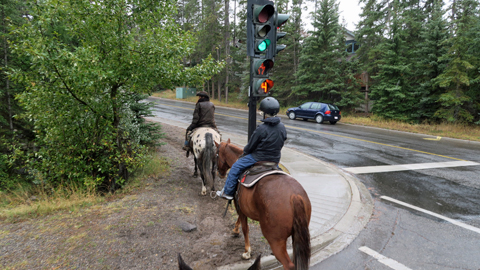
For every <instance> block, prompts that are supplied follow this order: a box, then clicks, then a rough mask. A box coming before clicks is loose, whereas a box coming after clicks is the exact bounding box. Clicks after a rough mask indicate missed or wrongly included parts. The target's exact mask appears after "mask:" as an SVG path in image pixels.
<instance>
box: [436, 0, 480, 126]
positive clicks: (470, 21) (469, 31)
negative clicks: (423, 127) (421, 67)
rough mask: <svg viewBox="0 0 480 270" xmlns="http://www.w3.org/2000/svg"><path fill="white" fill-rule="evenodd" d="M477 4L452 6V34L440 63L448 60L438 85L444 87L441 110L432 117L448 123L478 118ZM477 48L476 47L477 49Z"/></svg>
mask: <svg viewBox="0 0 480 270" xmlns="http://www.w3.org/2000/svg"><path fill="white" fill-rule="evenodd" d="M478 6H479V3H478V1H475V0H455V1H454V2H453V3H452V5H451V7H450V10H451V13H452V22H451V29H452V35H451V37H450V38H449V40H448V44H449V46H450V47H449V50H448V54H446V55H444V56H442V57H441V58H440V60H442V61H447V62H448V65H447V67H446V69H445V70H444V72H443V73H442V74H441V75H440V76H438V80H437V83H438V84H439V85H440V87H443V88H445V90H446V91H445V93H443V94H441V95H440V98H439V99H438V102H439V103H440V105H441V107H440V109H438V110H437V111H436V112H435V116H436V117H438V118H440V119H443V120H446V121H448V122H460V123H462V122H467V123H468V122H473V121H474V120H475V119H478V116H477V115H476V113H478V111H479V105H478V104H479V98H478V96H479V92H480V91H479V90H478V86H479V82H478V69H479V67H480V66H479V60H480V59H479V57H480V54H479V53H478V51H476V50H475V49H474V48H475V46H476V44H475V42H474V40H475V37H476V36H477V35H478V32H477V33H475V32H474V31H473V30H474V29H475V27H477V29H478V20H479V11H478ZM476 48H478V45H477V47H476Z"/></svg>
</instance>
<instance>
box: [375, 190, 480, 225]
mask: <svg viewBox="0 0 480 270" xmlns="http://www.w3.org/2000/svg"><path fill="white" fill-rule="evenodd" d="M380 198H381V199H384V200H387V201H391V202H394V203H397V204H400V205H403V206H406V207H409V208H411V209H414V210H417V211H420V212H423V213H425V214H429V215H431V216H434V217H437V218H440V219H443V220H445V221H448V222H450V223H452V224H455V225H457V226H460V227H462V228H464V229H467V230H470V231H474V232H476V233H480V229H479V228H477V227H473V226H471V225H468V224H465V223H463V222H460V221H457V220H454V219H451V218H448V217H445V216H442V215H440V214H437V213H434V212H431V211H428V210H425V209H423V208H420V207H416V206H414V205H411V204H408V203H405V202H402V201H399V200H395V199H393V198H390V197H388V196H380Z"/></svg>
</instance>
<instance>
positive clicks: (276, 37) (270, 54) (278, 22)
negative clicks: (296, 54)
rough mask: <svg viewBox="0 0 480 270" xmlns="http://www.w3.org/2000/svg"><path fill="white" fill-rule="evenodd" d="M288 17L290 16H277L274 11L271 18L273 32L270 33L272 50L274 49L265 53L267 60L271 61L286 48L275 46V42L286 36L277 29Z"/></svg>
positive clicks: (281, 45)
mask: <svg viewBox="0 0 480 270" xmlns="http://www.w3.org/2000/svg"><path fill="white" fill-rule="evenodd" d="M289 17H290V14H278V12H277V11H276V10H275V14H274V16H273V21H274V30H273V31H272V32H271V37H270V40H272V42H273V44H272V48H274V49H272V50H270V51H268V52H267V58H272V59H273V57H275V56H276V55H277V54H278V53H279V52H280V51H283V50H284V49H285V48H286V47H287V45H285V44H277V41H278V40H279V39H281V38H283V37H285V36H286V35H287V33H286V32H279V31H278V29H279V28H280V27H281V26H282V25H284V24H285V23H286V22H287V20H288V18H289Z"/></svg>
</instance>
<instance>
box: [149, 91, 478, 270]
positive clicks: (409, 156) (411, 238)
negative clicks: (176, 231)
mask: <svg viewBox="0 0 480 270" xmlns="http://www.w3.org/2000/svg"><path fill="white" fill-rule="evenodd" d="M151 101H153V102H155V103H156V104H157V105H156V106H155V110H154V114H156V115H158V116H162V117H164V118H170V119H173V120H176V121H181V122H185V123H189V122H190V121H191V117H192V112H193V108H194V104H191V103H183V102H175V101H169V100H159V99H152V100H151ZM247 117H248V114H247V112H246V111H240V110H232V109H227V108H218V107H217V109H216V116H215V118H216V122H217V125H218V127H219V129H220V131H222V130H225V131H228V132H235V133H238V134H242V135H245V136H247V122H248V120H247ZM282 122H283V123H284V124H285V125H286V127H287V132H288V140H287V143H286V146H287V147H290V148H295V149H297V150H299V151H301V152H303V153H306V154H309V155H312V156H314V157H316V158H319V159H321V160H324V161H327V162H330V163H332V164H333V165H335V166H337V167H339V168H341V169H343V170H346V171H348V172H350V173H352V174H354V175H356V177H358V178H359V179H360V180H361V181H362V183H364V184H365V186H366V187H367V188H368V189H369V190H370V192H371V195H372V197H373V198H374V199H375V211H374V216H373V217H372V219H371V221H370V222H369V224H368V226H367V227H366V229H365V230H363V231H362V232H361V233H360V235H359V236H358V237H357V238H356V240H355V241H354V242H353V243H352V244H351V245H350V246H349V247H347V248H346V249H345V250H344V251H342V252H340V253H339V254H337V255H334V256H332V257H330V258H329V259H327V260H325V261H323V262H321V263H320V264H318V265H316V266H314V267H312V269H474V270H478V269H480V258H479V257H480V256H478V254H480V143H477V142H468V141H462V140H454V139H448V138H440V137H435V136H428V135H419V134H413V133H405V132H396V131H388V130H382V129H377V128H369V127H361V126H353V125H346V124H342V123H341V121H340V122H339V123H338V124H337V125H330V124H329V123H328V122H326V123H325V124H317V123H315V122H313V121H302V120H290V119H287V118H282ZM402 203H405V204H404V205H402ZM422 211H426V212H422ZM432 214H433V216H432ZM435 214H436V215H439V216H435ZM444 218H446V219H444ZM448 219H451V220H453V221H454V222H458V223H459V224H460V225H461V224H463V225H464V226H463V227H462V226H459V225H458V224H452V222H449V220H448ZM476 228H477V229H478V232H477V231H475V229H476ZM382 256H386V259H385V258H383V257H382ZM382 258H383V262H385V261H386V262H387V263H382V260H381V259H382ZM392 261H393V262H392ZM402 267H403V268H402Z"/></svg>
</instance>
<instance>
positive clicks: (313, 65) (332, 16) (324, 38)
mask: <svg viewBox="0 0 480 270" xmlns="http://www.w3.org/2000/svg"><path fill="white" fill-rule="evenodd" d="M338 18H339V15H338V4H337V3H336V2H335V0H322V1H321V2H320V7H319V9H318V10H317V14H314V22H313V26H314V28H315V30H314V31H312V32H310V34H311V35H310V36H309V37H307V38H306V39H305V42H304V46H303V49H302V52H301V55H300V65H299V69H298V71H297V73H296V77H297V78H298V84H297V85H296V86H295V87H293V91H292V95H293V96H296V97H298V98H301V99H304V100H321V101H324V102H330V103H334V102H338V101H340V100H341V98H342V97H341V96H340V95H338V92H337V91H338V90H339V89H342V88H343V87H344V81H343V79H342V78H340V76H339V75H340V74H341V62H342V61H344V60H345V53H346V52H345V44H344V43H342V40H341V39H339V33H341V32H342V28H341V26H340V24H339V21H338Z"/></svg>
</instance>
